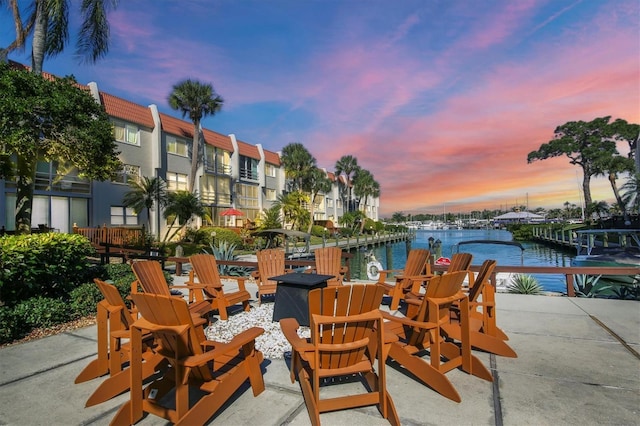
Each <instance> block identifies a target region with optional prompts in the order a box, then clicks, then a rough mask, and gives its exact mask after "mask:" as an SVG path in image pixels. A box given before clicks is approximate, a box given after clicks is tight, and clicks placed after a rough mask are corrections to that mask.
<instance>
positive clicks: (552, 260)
mask: <svg viewBox="0 0 640 426" xmlns="http://www.w3.org/2000/svg"><path fill="white" fill-rule="evenodd" d="M429 238H433V241H434V242H437V241H438V240H439V241H440V247H441V250H442V252H441V256H443V257H449V258H450V257H451V255H452V253H453V252H455V251H456V250H458V251H461V252H467V253H471V254H473V262H472V264H473V265H481V264H482V262H484V261H485V260H486V259H495V260H496V261H497V262H498V265H504V266H571V259H573V257H575V255H574V254H573V253H572V252H570V251H566V250H557V249H554V248H552V247H548V246H545V245H542V244H538V243H534V242H522V243H521V244H522V246H523V247H524V251H522V250H520V248H518V247H516V246H508V245H498V244H465V245H462V246H460V247H459V248H458V247H456V244H458V243H460V242H463V241H469V240H500V241H512V240H513V238H512V235H511V233H510V232H508V231H505V230H499V229H468V230H467V229H463V230H418V231H416V238H415V239H414V240H412V241H411V246H410V247H411V248H429ZM372 250H373V253H374V254H375V256H376V259H378V260H379V261H380V263H381V264H382V266H383V268H385V269H393V268H397V269H401V268H402V267H404V265H405V263H406V261H407V244H406V243H404V242H402V243H395V244H391V245H390V252H391V259H388V258H387V251H388V250H387V247H384V246H380V247H375V248H374V249H372ZM370 251H371V249H370V250H360V251H356V252H353V254H354V257H353V258H352V259H351V274H352V277H353V278H356V279H366V278H367V274H366V264H367V261H368V257H367V256H366V254H367V253H369V252H370ZM432 254H435V252H434V251H433V250H432ZM532 275H533V276H534V277H535V278H536V279H537V280H538V283H540V285H541V286H542V288H543V289H544V290H545V291H553V292H561V293H565V292H566V289H567V287H566V282H565V277H564V275H562V274H532Z"/></svg>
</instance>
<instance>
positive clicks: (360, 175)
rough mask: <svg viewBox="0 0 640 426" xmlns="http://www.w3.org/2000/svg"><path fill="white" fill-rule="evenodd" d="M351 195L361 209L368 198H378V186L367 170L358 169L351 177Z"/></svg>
mask: <svg viewBox="0 0 640 426" xmlns="http://www.w3.org/2000/svg"><path fill="white" fill-rule="evenodd" d="M353 194H354V195H355V196H356V198H357V200H358V208H359V209H361V210H362V209H363V208H364V206H365V205H366V204H367V201H368V199H369V197H373V198H376V197H379V196H380V184H379V183H378V182H377V181H376V180H375V178H374V177H373V174H371V172H370V171H369V170H365V169H358V170H357V171H356V173H355V175H354V176H353Z"/></svg>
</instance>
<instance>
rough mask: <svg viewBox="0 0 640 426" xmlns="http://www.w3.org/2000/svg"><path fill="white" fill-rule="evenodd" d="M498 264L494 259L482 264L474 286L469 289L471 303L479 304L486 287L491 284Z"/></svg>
mask: <svg viewBox="0 0 640 426" xmlns="http://www.w3.org/2000/svg"><path fill="white" fill-rule="evenodd" d="M496 264H497V262H496V261H495V260H492V259H487V260H485V261H484V262H482V266H480V271H478V276H476V278H475V280H474V282H473V285H472V286H471V287H470V288H469V302H470V303H473V302H477V301H478V298H479V297H480V294H482V292H483V290H484V287H485V286H486V285H487V284H489V279H490V278H491V275H492V274H493V271H494V270H495V269H496Z"/></svg>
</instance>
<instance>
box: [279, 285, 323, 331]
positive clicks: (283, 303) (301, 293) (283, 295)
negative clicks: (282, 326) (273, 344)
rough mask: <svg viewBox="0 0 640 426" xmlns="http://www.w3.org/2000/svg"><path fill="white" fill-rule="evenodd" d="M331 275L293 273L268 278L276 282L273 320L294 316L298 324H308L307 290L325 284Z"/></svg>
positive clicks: (321, 286)
mask: <svg viewBox="0 0 640 426" xmlns="http://www.w3.org/2000/svg"><path fill="white" fill-rule="evenodd" d="M331 278H334V276H333V275H322V274H306V273H294V274H284V275H278V276H276V277H271V278H269V280H272V281H276V282H277V283H278V287H277V289H278V290H277V291H276V298H275V303H274V307H273V321H279V320H281V319H282V318H295V319H296V320H297V321H298V324H300V325H304V326H307V327H308V326H309V291H311V290H313V289H316V288H323V287H326V286H327V280H330V279H331Z"/></svg>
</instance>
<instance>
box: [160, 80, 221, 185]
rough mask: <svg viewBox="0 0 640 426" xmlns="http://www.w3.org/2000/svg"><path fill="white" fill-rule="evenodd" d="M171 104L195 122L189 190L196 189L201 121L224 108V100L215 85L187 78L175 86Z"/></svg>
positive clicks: (170, 96) (170, 97)
mask: <svg viewBox="0 0 640 426" xmlns="http://www.w3.org/2000/svg"><path fill="white" fill-rule="evenodd" d="M168 101H169V106H171V108H173V109H174V110H180V111H181V112H182V117H183V118H184V117H186V116H187V115H188V116H189V119H191V122H192V123H193V143H192V146H191V148H192V149H191V173H190V174H189V186H188V190H189V191H192V192H193V191H194V186H195V183H196V172H197V171H198V162H199V160H200V157H201V156H200V137H201V128H200V122H201V121H202V119H203V118H205V117H208V116H214V115H215V114H216V113H217V112H219V111H220V110H221V109H222V104H223V103H224V100H223V99H222V98H221V97H220V96H219V95H218V94H217V93H216V92H215V90H214V89H213V85H211V84H207V83H201V82H199V81H197V80H191V79H187V80H184V81H181V82H180V83H178V84H175V85H174V86H173V90H172V92H171V94H170V95H169V99H168Z"/></svg>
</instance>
